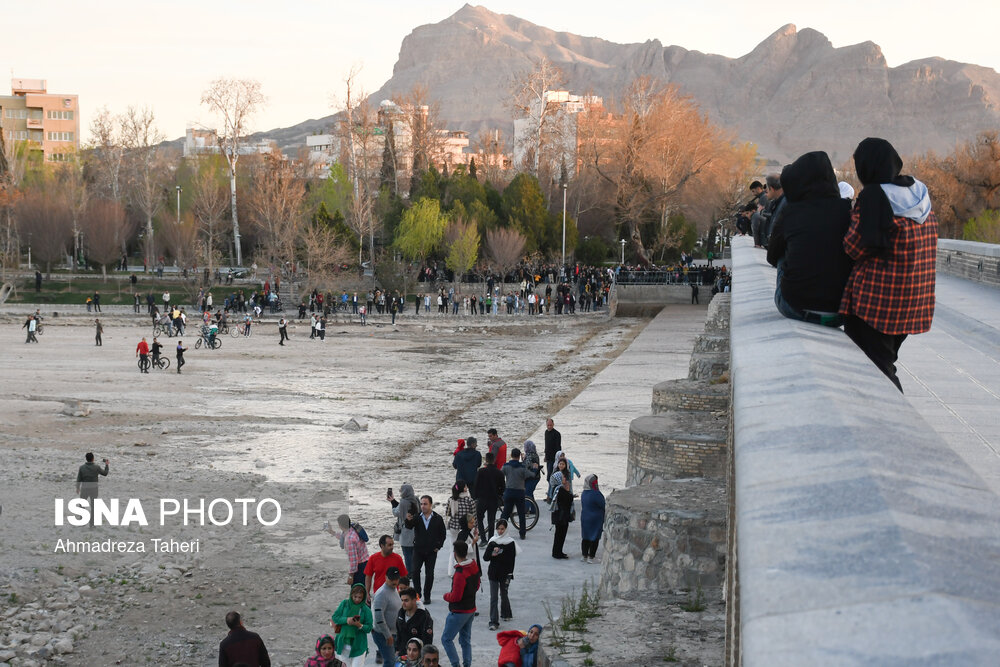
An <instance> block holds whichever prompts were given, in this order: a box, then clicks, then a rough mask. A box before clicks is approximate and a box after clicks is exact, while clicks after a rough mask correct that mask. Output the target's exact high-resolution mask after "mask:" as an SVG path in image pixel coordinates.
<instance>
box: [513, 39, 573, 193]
mask: <svg viewBox="0 0 1000 667" xmlns="http://www.w3.org/2000/svg"><path fill="white" fill-rule="evenodd" d="M565 86H566V75H565V73H564V72H563V71H562V70H561V69H559V67H557V66H556V65H554V64H552V62H551V61H550V60H549V59H548V58H544V57H543V58H540V59H538V60H536V61H535V62H534V63H533V64H532V66H531V67H530V68H528V69H525V70H523V71H521V72H519V73H518V74H516V75H515V76H514V78H513V79H512V80H511V82H510V86H509V89H510V100H511V102H510V104H511V106H512V108H513V111H514V114H515V116H516V117H518V118H524V119H526V121H527V128H528V129H527V131H526V132H525V133H524V135H523V136H522V137H516V138H515V141H518V142H519V143H520V144H521V145H520V146H517V147H516V148H520V149H521V150H522V151H523V153H524V155H525V163H526V164H525V165H524V166H525V167H526V168H527V169H528V171H530V172H531V174H532V175H533V176H538V164H539V159H540V157H541V154H542V152H543V151H544V150H545V145H546V142H549V141H552V140H553V135H556V134H559V130H560V122H559V119H560V116H561V115H562V114H561V109H562V107H561V106H560V105H559V104H558V103H555V102H552V101H550V100H549V96H548V94H547V93H548V92H549V91H555V90H561V89H563V88H565Z"/></svg>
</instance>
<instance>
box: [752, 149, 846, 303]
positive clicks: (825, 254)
mask: <svg viewBox="0 0 1000 667" xmlns="http://www.w3.org/2000/svg"><path fill="white" fill-rule="evenodd" d="M781 184H782V187H783V188H784V193H785V199H786V201H787V203H786V204H785V208H784V211H783V212H782V214H781V216H780V217H779V218H778V219H777V220H775V222H774V228H773V229H772V230H771V238H770V241H769V242H768V245H767V261H768V262H769V263H770V264H771V265H773V266H777V265H778V262H780V261H782V260H783V261H784V267H783V271H782V279H781V285H779V286H778V287H779V289H780V290H781V296H782V297H784V299H785V301H787V302H788V303H789V304H790V305H791V306H792V307H793V308H796V309H798V310H814V311H820V312H826V313H835V312H837V309H838V308H839V307H840V299H841V297H842V296H843V294H844V285H845V284H847V277H848V276H849V275H850V273H851V266H852V264H853V262H852V261H851V258H850V257H848V256H847V253H846V252H844V244H843V239H844V234H845V233H847V228H848V226H849V225H850V223H851V207H850V203H849V202H848V201H847V200H846V199H842V198H841V197H840V188H839V186H838V185H837V177H836V175H835V174H834V171H833V165H832V164H830V158H829V157H827V155H826V153H824V152H822V151H814V152H812V153H806V154H805V155H803V156H801V157H800V158H798V159H797V160H795V162H793V163H792V164H790V165H788V166H787V167H785V168H784V170H782V172H781Z"/></svg>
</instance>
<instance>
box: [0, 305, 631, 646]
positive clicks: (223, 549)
mask: <svg viewBox="0 0 1000 667" xmlns="http://www.w3.org/2000/svg"><path fill="white" fill-rule="evenodd" d="M3 319H4V320H5V321H0V369H2V378H3V395H4V399H3V401H2V403H0V451H2V452H3V453H4V454H5V456H4V459H5V464H4V466H3V467H2V468H0V503H2V504H3V514H2V516H0V591H2V593H3V595H2V599H0V664H2V663H4V662H5V661H7V662H8V663H9V664H11V665H22V666H23V665H33V664H42V663H43V662H45V661H48V662H52V663H55V664H59V663H61V664H70V665H88V666H89V665H116V664H122V665H143V664H157V665H206V664H213V663H214V661H215V655H216V650H217V645H218V641H219V640H220V639H221V638H222V636H224V634H225V632H224V630H225V628H224V625H223V623H222V618H223V616H224V615H225V613H226V612H227V611H229V610H230V609H238V610H240V611H241V612H242V613H244V614H245V616H246V623H247V626H248V627H249V628H250V629H253V630H258V631H260V632H261V634H262V636H263V637H264V639H265V641H266V642H267V644H268V647H269V649H270V651H271V656H272V659H273V661H274V664H276V665H301V664H302V663H303V662H304V661H305V658H306V657H307V656H308V655H310V653H311V647H312V645H313V643H314V642H315V638H316V637H317V636H318V635H319V634H322V633H323V632H324V631H325V630H324V629H326V630H328V629H329V627H328V625H326V624H327V621H328V619H329V614H330V612H331V611H332V610H333V609H334V608H335V607H336V605H337V603H338V602H339V601H340V600H341V599H342V598H343V596H344V593H345V591H346V586H344V580H345V577H346V570H347V563H346V558H345V556H344V553H343V551H341V550H340V548H339V547H338V546H337V544H336V542H335V541H334V540H333V539H332V538H330V537H329V536H328V535H326V534H325V533H323V532H322V530H321V526H322V522H323V521H324V520H325V519H330V520H333V519H334V517H336V515H337V514H340V513H341V512H344V511H347V510H348V508H349V510H350V513H351V515H352V518H354V519H356V520H359V521H361V522H362V523H363V524H364V525H365V526H366V527H368V530H369V534H370V535H372V536H373V537H372V539H373V543H374V541H375V540H377V536H378V535H379V534H381V533H383V532H391V516H390V515H389V514H388V512H387V507H388V506H387V504H386V503H385V501H384V497H385V489H386V487H389V486H392V487H394V488H398V487H399V485H400V484H401V483H402V482H404V481H409V482H411V483H413V484H414V485H415V487H416V488H417V491H418V493H431V494H432V495H434V496H435V498H436V499H439V500H440V501H443V500H444V498H445V496H446V493H447V489H448V488H449V486H450V484H451V482H452V480H453V479H454V470H453V469H452V468H451V464H450V462H451V456H450V454H451V451H452V450H453V448H454V444H455V440H456V439H457V438H460V437H465V436H468V435H476V436H477V437H478V438H479V439H480V441H481V442H483V441H485V435H486V433H485V432H486V429H487V428H489V427H491V426H493V427H496V428H497V429H498V430H499V431H500V433H501V435H502V436H504V437H505V439H506V440H507V442H508V443H511V446H513V444H515V443H520V442H521V440H523V438H524V437H526V436H527V435H528V434H531V433H532V432H534V431H535V429H537V428H538V426H539V424H540V423H541V422H543V421H544V419H545V417H546V416H547V415H549V414H552V413H554V412H556V411H558V409H559V408H561V407H562V406H563V405H565V404H566V402H567V401H569V400H570V399H571V398H572V396H573V395H575V393H576V392H577V391H579V390H580V389H581V388H583V387H584V386H585V385H586V383H587V381H588V380H589V379H590V378H591V377H592V376H593V375H594V374H595V373H596V372H598V371H599V370H600V369H601V368H603V367H604V366H605V365H607V364H608V363H609V362H610V361H611V360H613V359H614V358H615V357H616V356H617V355H618V354H619V353H620V352H621V350H623V349H624V348H625V347H627V345H628V344H629V342H630V341H631V340H632V339H633V338H634V337H635V336H636V335H637V334H638V333H639V331H641V330H642V327H643V326H645V324H646V322H645V321H644V320H629V319H624V320H608V319H607V318H606V317H605V316H603V315H596V314H591V315H586V316H578V317H575V318H559V319H558V321H556V318H554V317H548V318H544V319H540V320H525V319H521V318H511V319H510V320H507V319H505V318H502V317H501V318H498V319H497V321H490V322H488V323H485V324H484V323H481V322H475V321H471V320H462V321H460V320H447V319H444V318H441V319H437V318H434V319H433V320H431V321H430V322H428V321H421V322H413V321H412V320H408V321H405V322H404V323H403V324H402V325H401V326H399V327H395V328H393V327H390V326H371V327H367V328H362V327H360V326H357V325H340V326H337V325H331V326H330V327H329V329H328V335H327V340H326V341H325V342H320V341H318V340H308V333H309V329H308V327H307V326H306V327H302V326H299V327H297V328H294V327H293V329H292V331H291V335H292V340H291V342H290V343H289V344H288V345H287V346H285V347H279V346H278V344H277V342H278V341H277V333H276V331H275V329H274V327H273V325H272V326H267V325H265V326H262V327H260V328H258V329H257V330H256V331H255V333H254V336H253V337H251V338H249V339H243V338H240V339H233V338H230V337H228V336H226V337H224V338H222V341H223V346H222V348H221V349H220V350H216V351H208V350H205V349H201V350H194V349H193V348H194V345H193V343H194V341H195V338H194V337H193V336H189V337H187V338H185V339H184V341H185V345H187V346H188V347H189V348H191V349H190V350H189V352H188V353H187V360H188V364H187V365H186V366H185V367H184V373H183V374H182V375H178V374H177V373H175V372H174V368H173V367H171V368H170V369H169V370H168V371H157V370H154V371H151V373H150V374H149V375H142V374H140V373H139V372H138V370H137V367H136V363H135V359H134V350H135V345H136V343H137V342H138V340H139V338H140V337H141V336H143V335H146V336H147V337H148V339H150V340H151V336H150V335H149V331H148V326H147V322H148V320H146V319H145V318H142V319H141V320H134V319H132V318H126V317H122V316H119V317H113V316H112V317H108V318H107V319H106V320H105V334H104V346H103V347H95V346H94V343H93V325H92V324H91V323H89V322H91V321H90V320H88V319H86V318H83V317H80V318H77V319H76V320H65V319H63V320H61V321H53V320H48V321H47V329H46V331H45V334H44V335H43V336H41V337H40V341H41V342H40V343H39V344H38V345H25V344H24V343H23V332H22V331H21V330H20V329H19V327H20V323H21V320H20V318H13V317H7V318H3ZM140 322H141V325H140ZM163 342H164V343H165V344H166V345H167V349H166V350H165V351H167V352H169V356H170V357H171V359H172V360H173V351H172V348H173V346H174V345H175V344H176V339H165V340H164V341H163ZM643 391H646V390H645V389H644V390H643ZM352 419H354V420H357V421H358V422H360V423H361V424H363V425H364V426H366V427H367V429H366V430H351V429H350V428H345V427H344V426H345V424H347V423H348V422H349V421H350V420H352ZM617 435H620V434H617ZM87 451H93V452H94V453H95V454H96V455H97V458H98V459H101V458H103V457H108V458H110V459H111V474H110V475H109V476H108V477H106V478H102V479H101V494H102V496H103V497H105V498H108V499H110V498H112V497H114V498H119V499H121V503H122V506H121V508H120V509H121V510H123V511H124V510H125V502H126V499H129V498H134V499H136V500H137V501H138V504H139V506H140V508H141V510H143V512H144V515H145V516H144V519H145V521H146V523H148V525H145V526H143V525H140V522H138V521H136V520H134V519H135V516H134V512H133V515H132V519H133V521H132V522H131V525H127V526H100V527H95V528H89V527H85V526H84V527H75V526H71V525H63V526H56V525H54V523H55V515H56V511H55V509H56V506H57V504H58V502H59V501H58V499H62V500H63V501H66V502H68V501H69V500H70V499H71V498H73V497H74V489H73V486H74V484H73V482H74V480H75V476H76V470H77V467H78V466H79V465H80V464H81V463H82V462H83V454H84V453H85V452H87ZM264 498H271V499H274V500H275V501H276V502H277V504H279V505H280V507H281V511H282V514H281V519H280V521H278V522H277V523H276V524H274V525H273V526H267V525H264V523H269V522H271V521H272V520H273V519H274V518H275V513H274V511H273V506H269V505H267V504H265V505H263V506H262V508H261V512H262V514H261V515H260V516H258V515H257V513H256V511H255V510H256V507H257V505H258V504H260V502H259V501H260V500H261V499H264ZM164 499H173V500H176V501H177V503H178V504H179V505H180V506H181V507H183V505H182V503H183V502H184V501H185V500H187V501H188V503H189V506H188V509H189V510H191V511H190V512H189V513H188V515H187V517H188V519H189V524H190V525H187V526H185V525H184V524H183V521H182V517H183V513H181V514H170V513H169V512H170V511H171V510H172V509H174V505H172V504H171V503H170V502H169V501H167V502H166V505H165V506H164V507H162V508H161V502H164ZM214 499H220V500H225V501H228V505H229V506H233V507H234V510H235V511H234V514H233V517H232V518H230V519H228V521H223V520H224V519H227V516H226V515H227V504H226V503H221V502H220V503H218V504H217V505H216V506H215V507H214V512H213V513H211V514H209V513H208V512H207V508H206V512H205V513H203V514H198V513H197V509H198V503H199V502H200V501H204V503H205V504H206V505H207V504H208V503H210V502H211V501H212V500H214ZM237 499H254V502H253V503H249V502H244V503H243V505H244V506H246V507H247V509H248V517H247V519H248V520H247V525H243V515H242V508H241V504H240V503H239V502H237ZM161 509H163V510H166V511H167V512H168V513H167V514H166V515H165V516H164V517H163V521H162V522H163V524H164V525H160V524H161V514H160V513H161ZM212 519H215V520H216V523H219V524H222V525H213V523H212ZM201 522H204V523H205V524H206V525H204V526H202V525H198V524H199V523H201ZM534 535H535V533H532V538H533V539H534ZM541 539H545V536H544V533H542V538H541ZM170 540H173V542H171V541H170ZM80 542H85V543H88V544H90V545H95V544H96V545H97V546H96V548H98V549H103V548H105V546H104V545H108V548H122V547H116V546H113V545H118V544H122V543H124V544H125V547H124V548H125V549H128V548H129V545H130V544H131V545H132V548H133V549H134V548H136V545H139V544H142V545H143V548H144V549H145V551H144V552H138V551H131V552H129V551H125V552H123V553H117V552H116V553H72V552H69V551H64V550H63V549H65V548H67V544H68V543H80ZM184 545H187V546H186V548H187V551H184V550H183V549H184V548H185V547H184ZM61 547H62V548H61ZM162 547H167V548H168V549H169V550H167V551H163V550H161V548H162ZM90 548H94V547H93V546H92V547H90ZM194 549H197V551H194ZM439 565H440V563H439ZM440 569H441V568H439V570H440ZM445 586H446V582H445V581H444V577H443V576H442V575H441V573H440V572H439V583H438V584H437V586H436V590H435V595H436V596H438V595H439V594H440V593H443V592H444V587H445ZM557 595H558V592H554V596H557ZM443 607H444V605H443V603H438V607H435V608H434V611H435V616H436V617H437V616H438V615H439V614H438V612H440V614H441V619H440V620H439V621H438V626H437V627H438V628H441V627H442V626H443V613H444V611H445V610H444V609H443ZM484 608H485V602H484ZM495 655H496V648H495V647H489V646H483V647H478V646H477V653H476V663H477V664H491V663H492V662H495V659H496V658H495ZM489 656H492V658H490V657H489ZM372 662H373V661H372Z"/></svg>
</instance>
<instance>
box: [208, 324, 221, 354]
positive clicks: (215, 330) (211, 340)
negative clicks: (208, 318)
mask: <svg viewBox="0 0 1000 667" xmlns="http://www.w3.org/2000/svg"><path fill="white" fill-rule="evenodd" d="M218 334H219V325H218V323H217V322H215V321H212V322H210V323H209V325H208V346H209V347H210V348H214V347H215V337H216V336H217V335H218Z"/></svg>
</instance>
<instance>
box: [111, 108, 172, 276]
mask: <svg viewBox="0 0 1000 667" xmlns="http://www.w3.org/2000/svg"><path fill="white" fill-rule="evenodd" d="M120 123H121V139H122V144H123V146H124V147H125V164H126V174H127V178H126V183H127V186H128V195H129V201H130V202H131V204H132V206H133V207H134V210H136V211H138V212H139V213H141V214H142V217H143V218H144V219H145V221H146V234H145V236H146V243H145V257H146V262H145V264H146V269H147V270H148V271H151V270H152V268H153V263H154V260H155V259H156V251H155V248H154V245H153V219H154V218H155V217H156V216H157V214H158V213H159V212H160V211H161V210H162V209H163V205H164V203H165V193H166V190H165V188H166V182H167V178H168V172H167V169H166V165H165V164H164V160H163V159H162V155H161V149H160V148H159V144H161V143H162V142H163V139H164V136H163V133H162V132H160V131H159V129H157V127H156V117H155V116H154V115H153V111H152V109H149V108H146V107H144V108H142V109H137V108H136V107H129V108H128V111H126V112H125V115H123V116H122V117H121V119H120Z"/></svg>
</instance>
